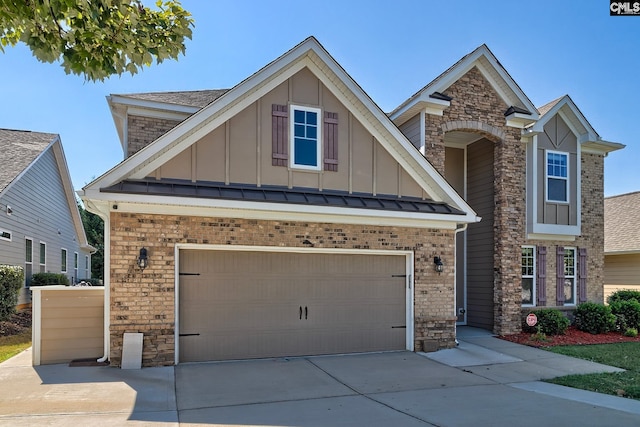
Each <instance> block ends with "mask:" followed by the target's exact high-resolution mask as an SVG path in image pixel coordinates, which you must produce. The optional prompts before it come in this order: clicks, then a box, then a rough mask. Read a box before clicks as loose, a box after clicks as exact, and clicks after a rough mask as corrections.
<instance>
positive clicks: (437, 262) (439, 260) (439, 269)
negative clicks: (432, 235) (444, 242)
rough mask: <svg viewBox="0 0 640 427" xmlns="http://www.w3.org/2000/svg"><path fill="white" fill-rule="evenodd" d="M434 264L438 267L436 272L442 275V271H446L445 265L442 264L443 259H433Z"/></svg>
mask: <svg viewBox="0 0 640 427" xmlns="http://www.w3.org/2000/svg"><path fill="white" fill-rule="evenodd" d="M433 264H434V265H435V267H436V271H437V272H438V273H442V271H443V270H444V264H443V263H442V258H440V257H439V256H436V257H433Z"/></svg>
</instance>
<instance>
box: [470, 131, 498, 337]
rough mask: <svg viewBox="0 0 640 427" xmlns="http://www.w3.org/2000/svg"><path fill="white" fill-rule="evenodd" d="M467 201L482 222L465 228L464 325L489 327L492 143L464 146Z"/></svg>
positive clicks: (492, 245)
mask: <svg viewBox="0 0 640 427" xmlns="http://www.w3.org/2000/svg"><path fill="white" fill-rule="evenodd" d="M467 165H468V171H467V202H468V203H469V205H470V206H471V207H472V208H473V210H475V211H476V213H477V214H478V216H480V217H482V221H481V222H478V223H474V224H469V228H468V229H467V262H468V264H467V324H468V325H470V326H477V327H481V328H484V329H493V292H494V291H493V281H494V277H493V256H494V230H493V217H494V212H493V210H494V185H493V176H494V174H493V142H491V141H489V140H486V139H482V140H480V141H478V142H475V143H473V144H470V145H469V146H468V147H467Z"/></svg>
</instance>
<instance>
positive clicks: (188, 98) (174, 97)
mask: <svg viewBox="0 0 640 427" xmlns="http://www.w3.org/2000/svg"><path fill="white" fill-rule="evenodd" d="M228 91H229V89H212V90H191V91H181V92H147V93H128V94H122V95H120V96H124V97H127V98H133V99H139V100H143V101H154V102H162V103H166V104H176V105H184V106H188V107H198V108H204V107H206V106H207V105H209V104H211V103H212V102H213V101H215V100H216V99H218V98H220V97H221V96H222V95H224V94H225V93H227V92H228Z"/></svg>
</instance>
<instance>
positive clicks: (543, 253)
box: [536, 246, 547, 307]
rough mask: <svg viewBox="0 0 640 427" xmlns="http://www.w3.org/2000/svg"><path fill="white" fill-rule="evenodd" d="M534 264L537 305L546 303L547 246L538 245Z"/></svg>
mask: <svg viewBox="0 0 640 427" xmlns="http://www.w3.org/2000/svg"><path fill="white" fill-rule="evenodd" d="M537 252H538V253H537V262H538V264H537V265H536V288H537V289H536V292H537V293H538V295H537V297H538V305H539V306H543V307H544V306H545V305H547V247H546V246H538V248H537Z"/></svg>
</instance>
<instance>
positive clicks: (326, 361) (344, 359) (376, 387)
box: [0, 328, 640, 427]
mask: <svg viewBox="0 0 640 427" xmlns="http://www.w3.org/2000/svg"><path fill="white" fill-rule="evenodd" d="M458 337H459V340H460V346H459V347H458V348H455V349H451V350H444V351H439V352H436V353H428V354H423V353H410V352H392V353H370V354H358V355H345V356H319V357H307V358H290V359H287V358H282V359H265V360H253V361H234V362H219V363H201V364H185V365H179V366H176V367H166V368H146V369H142V370H137V371H136V370H133V371H132V370H128V371H127V370H120V369H116V368H109V367H75V368H70V367H67V366H66V365H48V366H40V367H32V366H31V354H30V350H27V351H26V352H23V353H21V354H20V355H18V356H16V357H14V358H13V359H11V360H8V361H6V362H4V363H2V364H0V385H1V387H0V426H44V425H46V426H68V425H70V424H75V425H79V426H80V425H91V426H103V425H104V426H120V425H126V426H129V425H131V426H201V425H217V426H219V425H234V426H239V425H258V426H390V425H391V426H469V425H478V426H484V425H491V426H513V425H518V426H536V427H539V426H541V425H580V426H602V425H616V426H620V427H624V426H638V425H640V402H639V401H635V400H630V399H624V398H619V397H613V396H606V395H602V394H599V393H591V392H584V391H580V390H575V389H570V388H566V387H561V386H555V385H551V384H547V383H543V382H540V380H541V379H545V378H552V377H556V376H561V375H567V374H570V373H589V372H611V371H617V370H618V369H617V368H611V367H609V366H604V365H599V364H595V363H591V362H586V361H582V360H579V359H573V358H570V357H566V356H561V355H556V354H553V353H550V352H546V351H544V350H538V349H534V348H531V347H525V346H521V345H518V344H514V343H510V342H507V341H503V340H500V339H497V338H495V337H493V336H491V334H489V333H488V332H486V331H482V330H476V329H473V328H460V329H459V331H458Z"/></svg>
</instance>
